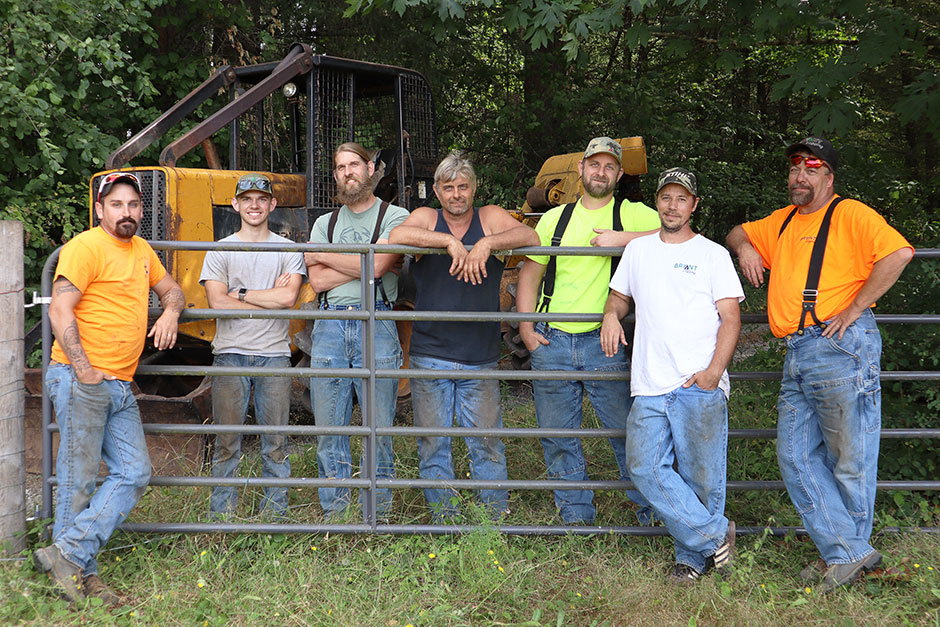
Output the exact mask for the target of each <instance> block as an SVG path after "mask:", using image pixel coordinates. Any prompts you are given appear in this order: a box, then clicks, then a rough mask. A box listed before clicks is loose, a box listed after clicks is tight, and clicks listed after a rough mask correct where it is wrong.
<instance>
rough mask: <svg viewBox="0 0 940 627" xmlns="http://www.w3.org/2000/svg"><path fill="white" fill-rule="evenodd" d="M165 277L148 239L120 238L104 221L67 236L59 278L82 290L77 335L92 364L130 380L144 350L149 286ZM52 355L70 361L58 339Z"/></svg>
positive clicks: (77, 306) (58, 272)
mask: <svg viewBox="0 0 940 627" xmlns="http://www.w3.org/2000/svg"><path fill="white" fill-rule="evenodd" d="M164 276H166V270H165V269H164V267H163V264H162V263H160V258H159V257H157V254H156V253H155V252H154V251H153V249H152V248H151V247H150V244H148V243H147V242H146V241H145V240H143V239H141V238H139V237H137V236H134V237H133V238H132V239H131V240H130V241H127V242H125V241H123V240H119V239H117V238H116V237H113V236H111V235H109V234H108V233H107V231H105V230H104V229H102V228H101V227H100V226H97V227H95V228H93V229H91V230H89V231H85V232H84V233H81V234H79V235H77V236H75V237H74V238H72V240H71V241H69V242H68V243H67V244H66V245H65V246H64V247H63V248H62V252H61V253H60V254H59V263H58V265H57V266H56V270H55V278H56V279H58V278H59V277H64V278H66V279H68V280H69V282H70V283H71V284H72V285H74V286H75V287H77V288H78V289H79V291H81V293H82V297H81V300H79V301H78V304H77V305H75V309H74V312H75V318H76V320H77V322H78V335H79V337H80V338H81V340H82V348H84V349H85V354H86V355H87V356H88V361H89V362H90V363H91V365H92V367H93V368H96V369H97V370H100V371H102V372H104V373H105V374H109V375H112V376H115V377H117V378H118V379H120V380H122V381H130V380H131V379H133V378H134V371H135V370H137V361H138V360H139V359H140V354H141V352H143V350H144V341H145V336H146V333H147V309H148V308H149V306H150V288H151V287H153V286H154V285H156V284H157V283H159V282H160V281H161V280H162V279H163V277H164ZM52 359H53V360H55V361H57V362H59V363H63V364H67V363H69V360H68V357H66V355H65V351H63V350H62V348H61V347H60V346H59V341H58V340H56V341H55V342H54V343H53V345H52Z"/></svg>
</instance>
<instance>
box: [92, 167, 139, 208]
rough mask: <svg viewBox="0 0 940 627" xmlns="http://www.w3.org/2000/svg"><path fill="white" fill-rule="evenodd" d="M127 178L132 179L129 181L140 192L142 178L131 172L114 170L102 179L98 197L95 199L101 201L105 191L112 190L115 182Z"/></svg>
mask: <svg viewBox="0 0 940 627" xmlns="http://www.w3.org/2000/svg"><path fill="white" fill-rule="evenodd" d="M127 179H130V180H129V181H128V182H130V183H131V184H132V185H133V186H134V187H135V188H136V189H137V192H138V193H140V179H139V178H137V176H135V175H134V174H131V173H130V172H112V173H111V174H107V175H105V177H104V178H103V179H101V183H100V184H99V185H98V197H97V198H96V199H95V200H97V201H98V202H101V196H102V195H103V193H104V192H108V191H110V190H111V186H112V185H114V184H115V183H117V182H119V181H122V180H127Z"/></svg>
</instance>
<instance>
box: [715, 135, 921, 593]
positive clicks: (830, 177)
mask: <svg viewBox="0 0 940 627" xmlns="http://www.w3.org/2000/svg"><path fill="white" fill-rule="evenodd" d="M786 155H787V158H788V159H789V165H790V170H789V178H788V185H789V190H790V201H791V202H792V203H793V204H792V205H790V206H788V207H784V208H783V209H779V210H777V211H775V212H773V213H772V214H770V215H769V216H767V217H766V218H764V219H762V220H756V221H754V222H747V223H745V224H742V225H739V226H736V227H734V229H733V230H732V231H731V233H730V234H729V235H728V240H727V244H728V248H730V249H731V250H732V251H733V252H735V253H737V255H738V259H739V263H740V265H741V272H742V273H743V274H744V276H745V278H746V279H747V280H748V281H750V283H751V284H752V285H754V286H755V287H759V286H760V285H762V284H763V282H764V268H769V269H770V282H769V286H768V292H767V315H768V318H769V319H770V328H771V331H773V333H774V335H776V336H777V337H782V338H785V340H786V344H787V355H786V360H785V362H784V366H783V382H782V384H781V387H780V398H779V401H778V404H777V411H778V421H777V459H778V461H779V464H780V474H781V476H782V478H783V481H784V484H785V485H786V486H787V491H788V492H789V494H790V500H792V501H793V504H794V506H795V507H796V509H797V511H798V512H799V513H800V516H801V517H802V518H803V524H804V526H805V527H806V530H807V532H808V533H809V535H810V537H811V538H812V539H813V542H815V543H816V548H817V549H819V552H820V554H821V555H822V559H823V560H824V561H825V564H822V563H818V562H817V563H814V564H811V565H809V566H807V567H806V568H805V569H803V571H801V572H800V576H801V577H802V578H804V579H807V580H811V579H816V578H817V577H818V576H819V574H822V584H821V587H822V589H823V590H824V591H829V590H832V589H834V588H836V587H838V586H842V585H846V584H849V583H852V582H854V581H855V580H856V579H858V577H859V575H860V574H862V573H863V572H867V571H870V570H873V569H874V568H876V567H877V566H878V565H879V564H880V563H881V559H882V556H881V553H879V552H878V551H876V550H875V549H874V548H873V547H872V546H871V544H870V543H869V539H870V537H871V529H872V523H873V521H874V506H875V482H876V479H877V472H878V446H879V443H880V438H881V433H880V430H881V380H880V379H881V363H880V359H881V334H880V333H879V331H878V326H877V325H876V324H875V318H874V315H873V314H872V312H871V307H873V306H874V304H875V301H876V300H877V299H878V298H880V297H881V295H882V294H884V293H885V292H886V291H887V290H888V289H889V288H890V287H891V286H892V285H894V282H895V281H897V279H898V277H899V276H900V275H901V272H902V271H903V270H904V267H905V266H906V265H907V264H908V262H910V260H911V258H912V257H913V255H914V249H913V248H912V247H911V245H910V244H908V242H907V241H906V240H905V239H904V238H903V237H902V236H901V234H900V233H898V232H897V231H896V230H895V229H893V228H892V227H891V226H889V225H888V223H887V222H885V220H884V218H882V217H881V216H880V215H878V214H877V213H875V211H874V210H872V209H871V208H870V207H868V206H866V205H864V204H863V203H861V202H858V201H856V200H850V199H842V198H839V197H838V196H837V195H836V194H835V192H834V191H833V184H834V181H835V170H836V168H837V167H838V162H839V156H838V153H837V152H836V151H835V149H834V148H833V147H832V144H831V143H830V142H829V141H827V140H825V139H822V138H820V137H807V138H806V139H804V140H802V141H800V142H797V143H795V144H792V145H791V146H790V147H789V148H787V151H786ZM830 207H832V209H831V223H830V227H829V233H828V238H827V240H826V245H825V255H824V257H823V261H822V266H821V270H820V273H819V285H818V290H817V291H818V294H817V295H816V300H815V304H813V301H812V294H811V293H810V294H808V295H807V298H806V302H804V289H805V288H806V287H807V278H808V274H809V267H810V258H811V254H812V251H813V247H814V244H815V242H816V239H817V235H818V234H819V232H820V226H821V225H822V224H823V222H824V217H825V216H826V215H827V213H828V212H829V211H830Z"/></svg>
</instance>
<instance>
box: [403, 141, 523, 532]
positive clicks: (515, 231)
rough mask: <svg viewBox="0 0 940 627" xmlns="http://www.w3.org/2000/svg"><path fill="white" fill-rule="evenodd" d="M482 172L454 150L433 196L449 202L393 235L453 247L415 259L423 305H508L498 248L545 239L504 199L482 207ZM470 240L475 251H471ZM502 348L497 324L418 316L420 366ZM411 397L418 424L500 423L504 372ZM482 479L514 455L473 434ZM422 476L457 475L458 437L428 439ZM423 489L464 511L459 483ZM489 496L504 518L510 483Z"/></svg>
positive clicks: (490, 359) (477, 358)
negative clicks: (454, 444)
mask: <svg viewBox="0 0 940 627" xmlns="http://www.w3.org/2000/svg"><path fill="white" fill-rule="evenodd" d="M475 191H476V175H475V174H474V171H473V166H472V165H471V164H470V162H469V161H468V160H467V159H466V158H464V157H463V156H462V155H461V154H460V153H457V152H452V153H450V154H449V155H447V157H445V158H444V160H443V161H441V163H440V165H439V166H438V167H437V171H436V172H435V174H434V193H435V195H437V198H438V200H439V201H440V202H441V206H442V207H443V209H441V210H436V209H432V208H431V207H420V208H418V209H415V210H414V211H413V212H412V213H411V215H410V216H408V219H407V220H405V221H404V222H403V223H402V224H401V226H398V227H396V228H395V229H393V230H392V233H391V235H390V236H389V241H390V242H391V243H393V244H407V245H411V246H420V247H423V248H443V249H446V251H447V253H448V255H450V257H447V256H444V255H424V256H422V257H420V258H419V259H418V261H417V262H416V263H415V264H414V265H413V266H412V273H413V274H414V278H415V284H416V286H417V290H418V296H417V299H416V303H415V309H416V310H419V311H420V310H424V311H428V310H431V311H499V286H500V279H501V277H502V273H503V261H502V260H501V259H499V258H497V257H496V256H494V255H492V253H493V251H498V250H508V249H510V248H517V247H520V246H537V245H538V243H539V238H538V235H536V233H535V231H534V230H532V229H531V228H530V227H528V226H526V225H524V224H521V223H519V222H518V221H516V220H515V219H514V218H513V217H512V216H511V215H509V213H508V212H506V210H504V209H503V208H501V207H497V206H496V205H485V206H483V207H479V208H477V207H474V206H473V195H474V192H475ZM467 246H471V249H470V250H469V252H468V250H467V248H466V247H467ZM499 352H500V336H499V323H498V322H448V321H421V322H416V323H415V325H414V330H413V332H412V336H411V348H410V358H411V366H412V368H415V369H427V370H494V369H495V368H496V361H497V359H498V358H499ZM411 402H412V407H413V408H414V421H415V426H417V427H449V426H451V425H452V424H453V423H454V420H455V419H456V421H457V426H459V427H484V428H501V427H502V424H503V421H502V415H501V413H500V405H499V381H498V380H496V379H413V380H412V382H411ZM466 443H467V450H468V452H469V455H470V473H471V476H472V477H473V479H478V480H499V479H505V478H506V455H505V452H504V447H503V443H502V442H501V441H500V439H499V438H496V437H484V438H478V437H471V438H466ZM418 453H419V456H420V461H419V471H420V475H421V478H422V479H442V480H453V479H454V465H453V460H452V458H451V442H450V438H447V437H419V438H418ZM424 496H425V498H426V499H427V502H428V505H429V506H430V507H431V511H432V515H433V516H434V518H435V519H436V520H439V521H440V520H444V519H447V518H451V517H453V516H455V515H456V514H457V513H458V509H457V499H458V493H457V492H456V491H455V490H453V489H443V488H426V489H425V490H424ZM477 496H478V497H479V499H480V501H481V502H482V503H483V504H484V505H486V506H487V507H488V508H489V509H490V510H491V515H492V516H493V517H494V518H495V517H498V516H499V515H501V514H503V513H505V512H508V510H509V506H508V505H509V494H508V493H507V491H506V490H499V489H496V490H494V489H485V490H478V491H477Z"/></svg>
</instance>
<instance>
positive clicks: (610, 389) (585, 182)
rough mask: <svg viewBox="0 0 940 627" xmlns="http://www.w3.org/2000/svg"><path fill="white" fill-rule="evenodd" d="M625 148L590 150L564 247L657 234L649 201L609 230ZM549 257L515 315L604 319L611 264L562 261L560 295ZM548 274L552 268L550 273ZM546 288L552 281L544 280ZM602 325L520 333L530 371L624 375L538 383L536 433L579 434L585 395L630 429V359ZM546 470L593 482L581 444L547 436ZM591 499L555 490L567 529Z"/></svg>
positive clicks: (588, 514)
mask: <svg viewBox="0 0 940 627" xmlns="http://www.w3.org/2000/svg"><path fill="white" fill-rule="evenodd" d="M622 151H623V150H622V148H621V146H620V144H618V143H617V142H616V141H614V140H612V139H610V138H609V137H597V138H595V139H592V140H591V142H590V143H589V144H588V147H587V150H585V151H584V158H583V159H582V160H581V161H580V162H579V163H578V172H579V174H580V175H581V183H582V186H583V188H584V194H583V195H582V196H581V198H579V199H578V202H577V203H575V205H574V207H573V210H571V212H570V219H569V221H568V224H567V226H566V227H565V229H564V234H563V235H562V238H561V246H589V245H593V246H621V247H624V246H626V245H627V243H628V242H629V241H630V240H632V239H633V238H635V237H639V236H641V235H648V234H650V233H654V232H656V231H657V230H658V229H659V226H660V222H659V215H658V214H657V213H656V212H655V211H653V210H652V209H650V208H649V207H647V206H646V205H644V204H642V203H636V202H629V201H624V202H623V203H621V205H620V207H619V211H620V218H621V224H622V226H623V232H616V231H611V230H610V229H611V227H612V225H613V211H614V191H615V190H616V188H617V183H618V181H619V180H620V177H621V176H623V168H622V161H621V159H622ZM564 210H565V207H555V208H554V209H552V210H550V211H548V212H547V213H546V214H545V215H544V216H543V217H542V219H541V220H539V223H538V226H537V227H536V229H535V230H536V232H537V233H538V235H539V239H540V240H541V245H542V246H548V245H550V244H551V241H552V236H553V235H555V231H556V226H557V225H558V223H559V220H560V219H561V218H562V216H563V215H564V214H565V213H566V212H565V211H564ZM549 259H550V258H549V257H548V256H540V255H530V256H529V258H528V259H526V261H525V263H524V264H523V266H522V270H521V271H520V273H519V285H518V295H517V303H516V304H517V308H518V310H519V311H520V312H533V311H536V307H537V305H539V303H540V302H541V305H540V306H539V309H540V310H543V311H548V312H551V313H596V314H600V313H603V311H604V303H605V302H606V300H607V294H608V291H609V288H608V283H609V282H610V277H611V272H610V264H611V258H610V257H591V256H567V257H566V256H558V257H556V261H555V264H554V265H555V268H554V272H552V274H554V290H553V291H552V290H549V291H551V293H549V294H548V296H549V298H547V299H546V293H545V292H546V290H545V289H544V286H542V278H543V276H545V275H546V266H549V265H550V264H549ZM549 272H551V270H549ZM546 283H548V284H550V283H552V281H550V280H549V277H546ZM600 326H601V323H600V322H550V323H548V324H546V323H544V322H539V323H537V324H534V323H532V322H521V323H520V324H519V333H520V335H521V337H522V341H523V342H524V343H525V345H526V348H528V349H529V351H530V353H531V354H532V369H533V370H586V371H596V372H603V371H612V372H622V373H623V374H624V377H623V378H621V379H617V380H613V381H597V380H594V381H548V380H537V381H533V382H532V385H533V388H534V390H535V413H536V418H537V420H538V424H539V427H543V428H547V429H575V428H580V426H581V419H582V414H581V402H582V397H583V395H584V392H587V394H588V398H589V399H590V400H591V405H592V406H593V407H594V411H595V413H596V414H597V417H598V418H599V419H600V421H601V424H602V425H603V426H604V428H607V429H624V428H625V424H626V418H627V414H628V413H629V412H630V404H631V398H630V386H629V384H628V382H627V381H626V373H627V371H628V370H629V368H630V361H629V358H628V357H627V355H626V351H620V352H619V353H618V354H617V355H615V356H613V357H607V356H605V355H604V352H603V350H601V345H600ZM609 441H610V445H611V446H612V447H613V449H614V456H615V457H616V459H617V464H618V466H619V467H620V476H621V477H622V478H623V479H624V480H628V479H629V475H628V474H627V463H626V457H625V455H624V439H623V438H622V437H619V438H610V440H609ZM542 448H543V449H544V452H545V464H546V466H547V467H548V475H549V477H550V478H552V479H565V480H569V481H587V480H588V479H589V477H588V474H587V467H586V464H585V459H584V453H583V451H582V447H581V440H580V439H578V438H542ZM627 494H628V496H629V497H630V498H631V499H633V501H635V502H636V503H638V504H639V505H640V506H641V509H640V510H639V511H638V512H637V516H638V517H639V519H640V521H641V522H642V523H644V524H647V523H649V522H650V510H649V508H648V506H647V504H646V502H645V500H643V498H642V497H641V496H640V494H639V492H636V491H628V492H627ZM593 499H594V493H593V492H592V491H591V490H580V489H575V490H555V505H556V506H557V507H558V509H559V510H560V513H561V517H562V519H563V520H564V521H565V522H566V523H568V524H591V523H592V522H593V521H594V514H595V509H594V503H593Z"/></svg>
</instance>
